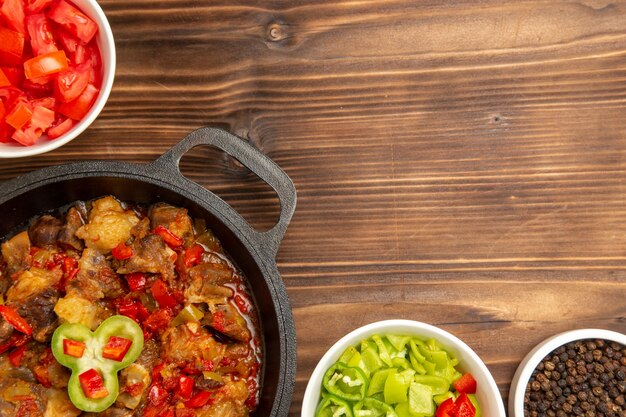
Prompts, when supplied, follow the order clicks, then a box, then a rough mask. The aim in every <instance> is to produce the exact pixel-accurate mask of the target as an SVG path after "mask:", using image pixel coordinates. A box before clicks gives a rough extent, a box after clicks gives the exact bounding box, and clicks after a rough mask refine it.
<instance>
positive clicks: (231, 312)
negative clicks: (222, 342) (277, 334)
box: [202, 304, 252, 342]
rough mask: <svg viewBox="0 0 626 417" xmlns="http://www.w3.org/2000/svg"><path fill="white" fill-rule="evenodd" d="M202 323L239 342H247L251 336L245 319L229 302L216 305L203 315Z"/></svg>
mask: <svg viewBox="0 0 626 417" xmlns="http://www.w3.org/2000/svg"><path fill="white" fill-rule="evenodd" d="M202 324H205V325H207V326H210V327H211V328H213V329H215V330H217V331H218V332H220V333H223V334H225V335H226V336H228V337H230V338H231V339H234V340H237V341H240V342H249V341H250V339H251V338H252V334H251V333H250V330H249V329H248V324H247V322H246V320H245V319H244V318H243V316H242V315H241V314H240V313H239V311H238V310H237V308H236V307H234V306H233V305H231V304H221V305H218V306H216V308H215V310H213V311H209V312H208V313H207V314H205V315H204V317H203V318H202Z"/></svg>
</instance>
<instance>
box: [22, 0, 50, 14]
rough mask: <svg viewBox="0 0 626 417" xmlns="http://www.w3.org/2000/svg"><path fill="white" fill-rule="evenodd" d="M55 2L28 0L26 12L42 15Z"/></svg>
mask: <svg viewBox="0 0 626 417" xmlns="http://www.w3.org/2000/svg"><path fill="white" fill-rule="evenodd" d="M52 1H53V0H26V12H28V13H31V14H32V13H41V11H42V10H43V9H45V8H46V7H48V5H49V4H51V3H52Z"/></svg>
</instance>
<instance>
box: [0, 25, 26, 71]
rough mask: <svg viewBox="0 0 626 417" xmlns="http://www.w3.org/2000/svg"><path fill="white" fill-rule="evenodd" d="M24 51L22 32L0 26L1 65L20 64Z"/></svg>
mask: <svg viewBox="0 0 626 417" xmlns="http://www.w3.org/2000/svg"><path fill="white" fill-rule="evenodd" d="M23 53H24V34H23V33H20V32H16V31H14V30H11V29H7V28H5V27H3V26H0V62H2V64H3V65H21V63H22V54H23Z"/></svg>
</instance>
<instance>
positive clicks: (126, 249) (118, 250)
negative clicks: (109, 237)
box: [111, 242, 133, 260]
mask: <svg viewBox="0 0 626 417" xmlns="http://www.w3.org/2000/svg"><path fill="white" fill-rule="evenodd" d="M111 255H113V257H114V258H115V259H117V260H123V259H128V258H130V257H131V256H133V248H131V247H130V246H127V245H126V243H124V242H120V243H119V244H118V245H117V246H116V247H114V248H113V249H112V250H111Z"/></svg>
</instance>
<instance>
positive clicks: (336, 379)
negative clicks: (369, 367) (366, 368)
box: [322, 363, 369, 401]
mask: <svg viewBox="0 0 626 417" xmlns="http://www.w3.org/2000/svg"><path fill="white" fill-rule="evenodd" d="M368 383H369V379H368V378H367V376H366V375H365V373H364V372H363V371H362V370H361V369H360V368H353V367H349V366H346V365H344V364H342V363H336V364H334V365H333V366H331V367H330V368H329V369H328V371H326V373H325V374H324V379H323V381H322V384H323V385H324V388H326V390H327V391H328V392H329V393H331V394H333V395H335V396H336V397H338V398H341V399H343V400H352V401H358V400H361V399H363V398H364V397H365V393H366V392H367V385H368Z"/></svg>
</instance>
